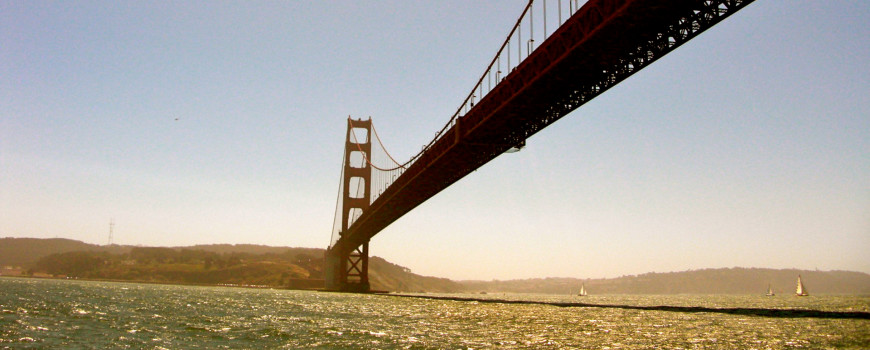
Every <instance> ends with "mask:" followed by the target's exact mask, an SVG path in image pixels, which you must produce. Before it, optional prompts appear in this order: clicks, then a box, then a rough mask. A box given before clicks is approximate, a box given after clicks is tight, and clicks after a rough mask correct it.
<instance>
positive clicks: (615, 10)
mask: <svg viewBox="0 0 870 350" xmlns="http://www.w3.org/2000/svg"><path fill="white" fill-rule="evenodd" d="M750 2H752V0H718V1H712V0H590V1H588V2H587V3H586V4H585V5H584V6H583V8H581V9H580V10H579V11H578V12H576V13H575V14H574V15H573V16H572V17H571V18H570V19H568V21H566V22H565V24H564V25H562V26H561V27H560V28H559V29H558V30H557V31H556V32H554V33H553V34H552V35H551V36H550V37H549V38H548V39H547V40H546V41H544V42H543V43H542V44H541V45H540V46H539V47H538V48H537V49H536V50H535V51H534V52H533V53H532V54H531V55H530V56H529V57H528V58H527V59H525V60H524V61H523V62H522V63H521V64H520V65H519V66H518V67H516V68H515V69H514V70H513V71H511V72H510V73H509V74H508V75H507V76H506V77H505V79H504V80H503V81H501V82H500V83H499V84H498V85H497V86H496V87H495V88H494V89H493V90H492V91H491V92H490V93H489V94H487V95H486V96H485V97H484V98H483V99H482V100H480V101H479V102H478V103H477V104H476V105H475V106H474V107H473V108H472V109H471V110H470V111H469V112H468V113H467V114H466V115H464V116H462V117H460V118H458V119H457V121H456V123H455V124H454V125H453V126H452V127H451V128H450V129H449V130H447V131H446V132H445V133H444V135H442V136H441V137H440V138H439V139H438V140H437V141H436V142H435V143H434V144H433V145H432V146H431V147H430V148H429V149H428V150H427V151H426V152H425V153H423V154H422V155H421V156H420V157H419V159H417V160H416V161H415V162H414V163H413V164H412V165H411V166H410V167H409V168H408V169H407V170H406V171H405V172H404V174H402V176H400V177H399V178H398V179H396V181H395V182H394V183H393V184H392V185H391V186H390V187H389V188H387V189H386V190H385V191H384V193H383V194H381V195H380V196H379V197H378V198H377V199H376V200H375V201H374V202H373V203H372V204H371V206H370V207H369V208H368V209H367V210H366V211H365V212H364V213H363V215H362V216H361V217H360V218H359V219H358V220H357V221H356V222H354V224H353V225H352V226H351V227H350V228H349V229H348V230H347V231H346V232H345V233H344V235H343V236H342V237H341V239H339V240H338V241H337V242H336V244H335V245H333V247H332V248H331V249H333V250H336V251H350V250H353V249H355V248H356V247H358V246H360V245H361V244H363V243H364V242H368V241H369V239H370V238H371V237H372V236H374V235H375V234H377V233H378V232H379V231H380V230H382V229H383V228H385V227H387V226H388V225H389V224H391V223H392V222H393V221H395V220H396V219H398V218H399V217H401V216H402V215H404V214H405V213H407V212H408V211H410V210H412V209H413V208H415V207H416V206H418V205H419V204H421V203H423V202H424V201H426V200H427V199H429V198H431V197H432V196H434V195H435V194H437V193H438V192H440V191H441V190H443V189H444V188H446V187H448V186H449V185H450V184H452V183H454V182H456V181H457V180H459V179H461V178H462V177H464V176H465V175H467V174H469V173H470V172H472V171H474V169H477V168H478V167H480V166H482V165H483V164H486V163H487V162H489V161H490V160H492V159H494V158H495V157H497V156H498V155H500V154H502V153H503V152H504V151H506V150H508V149H509V148H511V147H512V146H514V145H517V144H520V143H522V142H525V140H526V139H527V138H528V137H530V136H531V135H533V134H534V133H536V132H538V131H540V130H541V129H543V128H544V127H546V126H548V125H550V124H552V123H553V122H555V121H556V120H558V119H559V118H561V117H562V116H564V115H566V114H567V113H569V112H570V111H572V110H574V109H576V108H577V107H579V106H580V105H582V104H583V103H585V102H586V101H588V100H590V99H591V98H594V97H595V96H597V95H598V94H600V93H602V92H603V91H605V90H607V89H608V88H610V87H612V86H613V85H615V84H616V83H618V82H620V81H622V80H623V79H625V78H627V77H628V76H630V75H631V74H633V73H634V72H636V71H637V70H639V69H641V68H643V67H645V66H646V65H648V64H649V63H651V62H653V61H655V60H656V59H658V58H659V57H661V56H663V55H665V54H667V53H668V52H670V51H671V50H673V49H674V48H676V47H678V46H679V45H680V44H682V43H683V42H685V41H688V40H689V39H691V38H693V37H694V36H696V35H698V34H699V33H701V32H702V31H704V30H705V29H707V28H709V27H711V26H713V25H715V24H716V23H718V22H719V21H721V20H722V19H724V18H725V17H727V16H729V15H731V14H732V13H734V12H735V11H737V10H739V9H741V8H743V7H744V6H746V5H747V4H749V3H750Z"/></svg>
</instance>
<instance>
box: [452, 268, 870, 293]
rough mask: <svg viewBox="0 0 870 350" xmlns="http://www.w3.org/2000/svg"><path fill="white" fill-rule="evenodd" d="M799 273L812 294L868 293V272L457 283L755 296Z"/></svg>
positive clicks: (782, 287) (481, 287)
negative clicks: (581, 286) (582, 286)
mask: <svg viewBox="0 0 870 350" xmlns="http://www.w3.org/2000/svg"><path fill="white" fill-rule="evenodd" d="M798 275H801V276H802V278H803V280H804V285H806V287H807V289H808V290H809V291H810V294H811V295H813V294H862V295H870V274H866V273H862V272H853V271H817V270H797V269H779V270H777V269H763V268H742V267H732V268H718V269H702V270H690V271H682V272H666V273H656V272H651V273H646V274H642V275H631V276H622V277H618V278H607V279H582V280H581V279H576V278H535V279H523V280H509V281H460V283H461V284H462V285H463V286H465V287H466V288H467V289H468V290H469V291H481V292H509V293H545V294H576V293H577V290H578V289H579V288H580V285H581V283H585V285H586V290H587V291H588V292H589V294H590V295H595V294H758V295H763V294H765V293H766V292H767V286H768V284H770V286H771V287H772V288H773V290H774V292H776V294H777V295H790V294H793V293H794V291H795V283H796V281H797V276H798Z"/></svg>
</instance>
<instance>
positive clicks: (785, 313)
mask: <svg viewBox="0 0 870 350" xmlns="http://www.w3.org/2000/svg"><path fill="white" fill-rule="evenodd" d="M389 295H393V296H399V297H407V298H419V299H432V300H451V301H466V302H478V303H490V304H526V305H550V306H557V307H588V308H601V309H624V310H648V311H666V312H683V313H700V312H707V313H719V314H729V315H743V316H760V317H776V318H832V319H857V320H870V312H861V311H822V310H802V309H764V308H714V307H702V306H670V305H657V306H638V305H618V304H593V303H568V302H548V301H532V300H506V299H491V298H470V297H454V296H432V295H409V294H389Z"/></svg>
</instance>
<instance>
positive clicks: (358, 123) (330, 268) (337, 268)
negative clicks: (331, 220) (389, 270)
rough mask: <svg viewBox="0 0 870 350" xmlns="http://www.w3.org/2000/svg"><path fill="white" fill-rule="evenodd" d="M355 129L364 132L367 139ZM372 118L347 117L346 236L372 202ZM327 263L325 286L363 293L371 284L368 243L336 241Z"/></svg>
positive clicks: (343, 211) (343, 216) (343, 220)
mask: <svg viewBox="0 0 870 350" xmlns="http://www.w3.org/2000/svg"><path fill="white" fill-rule="evenodd" d="M354 129H359V130H363V131H365V140H361V138H362V137H359V138H358V137H357V134H356V133H354ZM371 136H372V121H371V119H369V120H361V119H360V120H353V119H351V118H348V119H347V138H346V141H345V146H344V169H343V170H342V174H343V175H342V194H341V195H342V201H341V203H342V205H341V228H340V230H341V231H339V233H338V234H339V236H344V234H345V232H347V230H348V228H349V227H350V225H351V223H352V222H353V221H354V220H355V219H356V218H357V217H359V216H360V215H362V213H363V211H365V210H367V209H368V208H369V205H370V204H371V193H370V192H371V178H372V166H371V162H369V159H371V150H372V143H371ZM325 264H326V266H324V273H325V275H326V276H325V277H326V278H325V280H326V289H327V290H332V291H342V292H357V293H364V292H368V291H370V290H371V286H370V285H369V242H368V241H365V242H363V243H362V244H360V245H358V246H356V247H348V246H345V245H340V244H335V245H333V246H332V247H330V248H329V249H327V251H326V257H325Z"/></svg>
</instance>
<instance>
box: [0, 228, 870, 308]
mask: <svg viewBox="0 0 870 350" xmlns="http://www.w3.org/2000/svg"><path fill="white" fill-rule="evenodd" d="M323 254H324V250H323V249H317V248H292V247H272V246H263V245H253V244H209V245H195V246H190V247H168V248H167V247H134V246H119V245H112V246H98V245H94V244H87V243H84V242H80V241H76V240H70V239H62V238H54V239H35V238H2V239H0V267H3V266H16V267H22V268H23V269H24V270H25V271H26V270H28V269H31V270H30V271H31V272H43V273H49V274H56V275H70V276H73V275H75V276H78V277H83V278H102V279H118V280H135V281H151V282H167V283H202V284H255V285H269V286H274V287H291V288H313V287H321V286H323V280H322V279H323ZM798 275H801V276H802V277H803V281H804V284H805V286H806V287H807V289H808V290H809V291H810V293H812V294H865V295H870V275H868V274H866V273H861V272H851V271H809V270H795V269H784V270H775V269H762V268H737V267H735V268H720V269H703V270H692V271H683V272H666V273H655V272H653V273H646V274H642V275H632V276H622V277H618V278H608V279H585V280H584V279H577V278H535V279H523V280H509V281H498V280H495V281H452V280H449V279H446V278H437V277H429V276H421V275H417V274H414V273H412V272H411V270H410V269H408V268H405V267H402V266H399V265H396V264H393V263H390V262H389V261H387V260H384V259H382V258H379V257H371V258H370V259H369V281H370V282H371V286H372V289H375V290H386V291H397V292H444V293H456V292H509V293H548V294H575V293H576V292H577V290H578V289H579V288H580V284H581V283H585V284H586V289H587V291H589V293H590V294H681V293H685V294H763V293H764V292H766V291H767V286H768V284H770V285H771V286H772V287H773V289H774V291H775V292H776V293H777V294H790V293H793V292H794V288H795V282H796V279H797V276H798Z"/></svg>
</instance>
